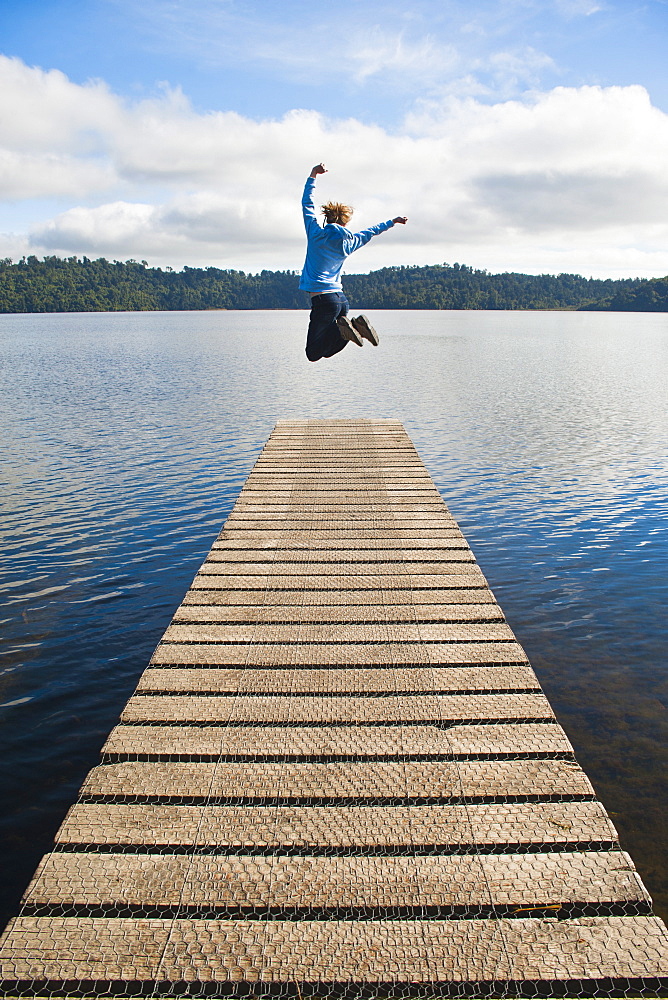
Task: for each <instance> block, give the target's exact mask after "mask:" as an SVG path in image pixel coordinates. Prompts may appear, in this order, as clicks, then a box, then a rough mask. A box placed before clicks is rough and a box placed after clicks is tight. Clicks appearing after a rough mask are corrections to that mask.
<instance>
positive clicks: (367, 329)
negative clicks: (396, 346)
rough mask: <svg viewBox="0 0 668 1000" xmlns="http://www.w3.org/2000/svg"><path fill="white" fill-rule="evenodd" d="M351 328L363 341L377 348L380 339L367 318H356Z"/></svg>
mask: <svg viewBox="0 0 668 1000" xmlns="http://www.w3.org/2000/svg"><path fill="white" fill-rule="evenodd" d="M353 326H354V327H355V329H356V330H357V332H358V333H359V334H361V336H362V337H364V339H365V340H368V341H369V343H370V344H373V346H374V347H378V344H379V341H380V338H379V336H378V334H377V333H376V331H375V330H374V328H373V327H372V326H371V323H370V322H369V319H368V317H367V316H357V317H356V318H355V319H354V320H353Z"/></svg>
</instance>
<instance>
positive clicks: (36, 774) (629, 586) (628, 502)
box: [0, 311, 668, 919]
mask: <svg viewBox="0 0 668 1000" xmlns="http://www.w3.org/2000/svg"><path fill="white" fill-rule="evenodd" d="M370 315H371V316H372V319H373V320H374V322H375V323H376V325H377V327H378V329H379V331H380V333H381V338H382V339H381V345H380V348H378V350H374V349H373V348H371V347H370V346H369V345H365V347H364V349H363V350H359V349H358V348H357V347H355V346H354V345H350V346H349V347H348V348H347V349H346V350H345V351H344V352H343V353H342V354H341V355H339V356H338V357H336V358H334V359H332V360H331V361H329V362H326V361H322V362H319V363H318V364H316V365H311V364H309V363H308V362H307V361H306V359H305V357H304V354H303V343H304V337H305V326H306V320H307V314H306V312H210V313H202V312H198V313H130V314H90V313H89V314H83V315H80V314H77V315H71V314H70V315H46V316H29V315H28V316H0V356H1V358H2V371H1V374H0V391H1V393H2V412H1V416H0V441H1V443H2V444H1V447H2V451H3V463H2V467H3V472H2V479H3V496H4V499H3V505H2V525H3V527H2V532H3V555H4V560H3V566H2V573H1V576H0V605H1V609H0V617H1V619H2V645H1V647H0V652H1V654H2V659H1V661H0V663H1V673H0V704H1V709H0V718H1V720H2V730H1V732H2V746H1V747H0V760H2V762H3V764H4V765H5V767H4V770H3V777H2V787H1V793H0V794H1V795H2V803H3V806H2V811H1V813H0V835H1V838H2V850H1V857H2V860H3V863H4V864H5V865H6V869H7V874H6V875H5V878H4V881H3V886H4V892H3V910H2V913H1V914H0V916H1V917H2V918H3V919H4V918H5V917H7V916H9V915H10V913H11V912H12V911H14V910H15V908H16V905H17V901H18V898H19V896H20V893H21V892H22V890H23V889H24V887H25V885H26V883H27V881H28V880H29V878H30V876H31V874H32V872H33V869H34V867H35V865H36V863H37V861H38V860H39V858H40V856H41V855H42V853H43V852H44V851H45V850H46V849H47V848H48V846H49V843H50V841H51V838H52V836H53V834H54V832H55V830H56V829H57V827H58V825H59V823H60V821H61V819H62V817H63V814H64V812H65V810H66V808H67V807H68V806H69V805H70V804H71V802H72V800H73V798H74V796H75V794H76V791H77V789H78V787H79V785H80V783H81V781H82V779H83V777H84V775H85V774H86V772H87V770H88V769H89V768H90V767H91V766H92V765H93V764H94V763H95V761H96V755H97V753H98V751H99V748H100V746H101V745H102V743H103V741H104V738H105V736H106V735H107V733H108V731H109V730H110V728H111V727H112V725H113V724H114V723H115V721H116V719H117V717H118V714H119V712H120V710H121V709H122V707H123V705H124V703H125V701H126V700H127V698H128V697H129V695H130V694H131V692H132V690H133V689H134V686H135V683H136V680H137V678H138V677H139V675H140V674H141V672H142V671H143V669H144V668H145V666H146V664H147V661H148V659H149V657H150V655H151V652H152V650H153V648H154V646H155V644H156V643H157V641H158V640H159V638H160V636H161V634H162V632H163V630H164V629H165V627H166V626H167V624H168V622H169V620H170V618H171V616H172V614H173V612H174V610H175V608H176V607H177V605H178V604H179V603H180V601H181V598H182V596H183V594H184V592H185V590H186V589H187V587H188V585H189V583H190V581H191V580H192V577H193V576H194V574H195V572H196V570H197V568H198V566H199V563H200V562H201V560H202V558H203V557H204V555H205V554H206V552H207V551H208V549H209V548H210V546H211V543H212V541H213V539H214V537H215V535H216V533H217V532H218V530H219V528H220V526H221V524H222V522H223V521H224V519H225V517H226V516H227V514H228V512H229V510H230V509H231V507H232V505H233V503H234V500H235V498H236V496H237V494H238V492H239V489H240V488H241V485H242V483H243V481H244V479H245V477H246V476H247V474H248V473H249V471H250V469H251V467H252V465H253V462H254V460H255V458H256V456H257V454H258V451H259V450H260V448H261V447H262V445H263V443H264V441H265V440H266V438H267V436H268V434H269V433H270V431H271V429H272V427H273V425H274V423H275V421H276V420H277V419H279V418H282V417H357V416H378V417H397V418H399V419H400V420H402V421H403V422H404V424H405V426H406V429H407V431H408V433H409V434H410V435H411V437H412V438H413V441H414V442H415V445H416V446H417V448H418V450H419V452H420V454H421V456H422V458H423V459H424V461H425V463H426V465H427V467H428V469H429V471H430V473H431V475H432V476H433V478H434V480H435V482H436V484H437V485H438V487H439V489H440V490H441V493H442V495H443V497H444V498H445V500H446V502H447V504H448V505H449V507H450V510H451V511H452V513H453V514H454V516H455V517H456V518H457V520H458V521H459V523H460V525H461V527H462V529H463V531H464V533H465V534H466V536H467V538H468V540H469V542H470V543H471V545H472V547H473V549H474V551H475V553H476V556H477V557H478V561H479V562H480V564H481V567H482V569H483V572H484V573H485V575H486V576H487V579H488V580H489V582H490V584H491V586H492V588H493V590H494V592H495V594H496V596H497V598H498V600H499V601H500V603H501V605H502V607H503V609H504V611H505V613H506V615H507V617H508V620H509V622H510V624H511V626H512V627H513V629H514V630H515V632H516V634H517V636H518V638H519V639H520V641H521V642H522V643H523V645H524V647H525V649H526V651H527V653H528V654H529V656H530V658H531V660H532V663H533V665H534V667H535V669H536V672H537V673H538V676H539V678H540V680H541V682H542V683H543V686H544V688H545V690H546V693H547V695H548V697H549V698H550V700H551V703H552V705H553V707H554V709H555V710H556V712H557V715H558V717H559V720H560V722H561V723H562V724H563V726H564V727H565V729H566V731H567V733H568V735H569V736H570V738H571V740H572V742H573V743H574V745H575V749H576V752H577V755H578V758H579V760H580V762H581V764H582V765H583V766H584V767H585V769H586V770H587V772H588V774H589V776H590V777H591V779H592V780H593V782H594V785H595V787H596V790H597V792H598V793H599V795H600V797H601V798H602V799H603V801H604V803H605V805H606V806H607V808H608V810H609V811H610V812H611V813H612V814H613V817H614V820H615V822H616V824H617V826H618V828H619V830H620V833H621V836H622V841H623V843H624V846H626V847H627V848H628V849H629V850H630V851H631V852H632V854H633V856H634V860H635V862H636V864H637V865H638V867H639V869H640V870H641V873H642V875H643V877H644V879H645V881H646V884H647V886H648V888H649V889H650V892H652V894H653V896H654V898H655V901H656V903H657V904H658V905H657V908H658V910H659V912H662V914H663V915H664V916H666V915H668V877H667V874H666V871H667V868H668V865H667V861H668V844H667V843H666V831H667V830H668V821H667V819H668V818H667V816H666V797H665V786H664V785H663V782H664V780H665V773H666V770H665V760H666V732H667V729H668V726H667V721H666V711H665V705H666V662H667V659H668V656H667V654H668V639H667V636H666V628H665V617H664V615H665V608H666V605H667V603H668V602H667V600H666V597H667V594H666V590H667V579H666V554H667V550H668V518H667V513H668V511H667V507H668V501H667V489H668V417H667V415H666V386H667V385H668V316H665V315H663V316H662V315H657V314H654V315H652V314H636V315H634V314H607V315H606V314H596V313H517V312H513V313H510V312H508V313H504V312H389V311H376V312H373V313H371V314H370Z"/></svg>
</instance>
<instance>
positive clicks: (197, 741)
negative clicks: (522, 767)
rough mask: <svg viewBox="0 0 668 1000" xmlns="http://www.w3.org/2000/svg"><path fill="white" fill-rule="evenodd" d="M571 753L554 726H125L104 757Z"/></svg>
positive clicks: (433, 756) (106, 747) (117, 729)
mask: <svg viewBox="0 0 668 1000" xmlns="http://www.w3.org/2000/svg"><path fill="white" fill-rule="evenodd" d="M572 750H573V748H572V746H571V744H570V743H569V741H568V739H567V737H566V734H565V733H564V731H563V729H562V728H561V726H558V725H557V724H556V722H555V720H554V719H553V718H549V719H545V720H543V721H542V722H540V723H526V722H521V721H516V722H513V723H486V724H485V725H476V724H470V723H469V724H464V725H461V724H459V725H457V724H455V725H452V726H449V727H448V728H441V727H439V726H429V725H413V726H402V725H387V726H373V725H368V724H364V725H359V726H332V727H330V726H315V727H313V726H307V727H300V726H292V725H291V726H289V727H287V728H286V727H285V726H262V727H261V728H258V727H253V726H215V725H208V726H187V725H177V726H170V725H169V724H163V725H159V726H157V725H146V726H142V725H131V726H126V725H119V726H116V727H115V728H114V729H112V731H111V733H110V735H109V738H108V740H107V742H106V743H105V745H104V747H103V752H104V753H105V754H109V755H114V756H128V757H134V756H137V755H141V756H142V757H145V756H154V757H157V756H160V755H162V756H169V757H175V758H176V757H182V758H183V759H187V758H188V757H189V756H191V755H192V756H197V757H204V758H206V757H211V758H219V757H220V758H231V759H239V760H246V759H255V758H257V757H263V756H269V757H277V758H281V759H284V760H288V759H289V760H292V759H295V758H303V759H310V758H321V757H324V758H327V757H349V758H351V759H355V758H357V759H366V758H369V757H399V758H401V759H402V760H408V759H411V758H418V757H429V758H430V759H432V760H437V759H439V758H441V757H450V756H453V755H471V756H474V757H475V756H479V755H482V756H484V757H494V756H496V757H500V756H502V755H509V754H510V755H513V756H517V757H518V758H519V756H522V755H523V756H527V755H529V756H532V755H533V756H536V755H538V754H559V755H562V756H565V757H566V758H568V759H570V756H571V753H572Z"/></svg>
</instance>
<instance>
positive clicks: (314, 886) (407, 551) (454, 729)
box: [0, 420, 668, 998]
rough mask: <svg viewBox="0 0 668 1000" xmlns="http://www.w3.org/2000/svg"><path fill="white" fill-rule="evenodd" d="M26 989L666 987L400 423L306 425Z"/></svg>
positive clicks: (263, 491) (182, 657)
mask: <svg viewBox="0 0 668 1000" xmlns="http://www.w3.org/2000/svg"><path fill="white" fill-rule="evenodd" d="M0 962H1V965H0V970H1V971H0V977H1V978H2V981H3V988H4V991H5V992H4V994H3V995H6V996H29V995H33V996H56V995H57V996H59V997H62V996H86V995H92V996H97V995H102V994H107V993H111V994H114V993H125V994H128V995H131V994H135V993H141V994H151V995H153V994H154V993H157V994H166V993H169V994H170V995H173V996H180V995H189V996H190V995H200V994H201V995H206V996H224V995H228V994H235V993H240V994H242V995H243V994H253V993H255V994H262V995H264V994H267V995H270V994H278V995H280V994H286V995H288V994H289V995H294V996H298V997H300V998H301V997H304V996H306V995H318V996H319V995H322V996H325V995H329V994H338V995H340V994H341V993H345V994H348V993H351V994H353V995H354V994H355V993H357V992H358V993H360V994H363V995H367V996H379V997H386V996H388V995H390V994H393V995H402V994H405V995H406V996H407V997H409V996H416V995H428V996H431V995H440V996H459V997H474V996H475V997H498V996H523V995H526V996H532V997H533V996H545V995H559V996H573V997H575V996H583V995H585V996H592V995H594V994H596V995H614V996H620V995H627V996H659V995H666V994H665V992H663V993H662V992H661V991H662V990H665V987H666V983H667V980H666V978H665V977H666V974H667V973H668V934H667V932H666V928H665V927H664V925H663V924H662V922H661V921H660V920H659V919H658V918H657V917H655V916H653V915H652V909H651V901H650V899H649V897H648V895H647V892H646V890H645V889H644V887H643V885H642V883H641V881H640V879H639V877H638V875H637V873H636V871H635V869H634V867H633V864H632V862H631V860H630V858H629V857H628V855H627V854H625V853H624V852H623V851H622V850H621V849H620V847H619V844H618V841H617V835H616V832H615V829H614V827H613V825H612V823H611V822H610V819H609V818H608V816H607V814H606V812H605V810H604V809H603V807H602V805H601V804H600V803H599V802H598V801H597V800H596V796H595V794H594V791H593V789H592V786H591V784H590V783H589V781H588V780H587V777H586V776H585V774H584V773H583V771H582V770H581V769H580V767H579V766H578V765H577V763H576V762H575V759H574V756H573V751H572V748H571V746H570V744H569V742H568V740H567V739H566V736H565V734H564V732H563V730H562V729H561V727H560V726H559V725H558V724H557V722H556V720H555V718H554V714H553V712H552V710H551V708H550V706H549V704H548V702H547V700H546V699H545V697H544V695H543V693H542V692H541V689H540V686H539V684H538V682H537V679H536V676H535V674H534V672H533V671H532V669H531V667H530V665H529V663H528V661H527V657H526V655H525V654H524V652H523V650H522V648H521V647H520V645H519V644H518V642H517V640H516V639H515V636H514V635H513V633H512V631H511V629H510V628H509V627H508V625H507V624H506V622H505V620H504V617H503V614H502V612H501V609H500V608H499V606H498V604H497V603H496V601H495V598H494V596H493V594H492V592H491V591H490V589H489V587H488V586H487V583H486V581H485V579H484V577H483V575H482V573H481V571H480V569H479V568H478V566H477V565H476V562H475V559H474V556H473V554H472V552H471V550H470V548H469V546H468V545H467V543H466V540H465V539H464V537H463V536H462V534H461V532H460V531H459V529H458V527H457V525H456V523H455V522H454V520H453V518H452V517H451V515H450V514H449V512H448V510H447V508H446V506H445V504H444V503H443V501H442V499H441V497H440V496H439V494H438V492H437V490H436V488H435V486H434V484H433V482H432V480H431V479H430V477H429V475H428V473H427V471H426V469H425V467H424V465H423V464H422V462H421V461H420V458H419V456H418V454H417V453H416V451H415V448H414V447H413V444H412V443H411V441H410V439H409V437H408V436H407V434H406V433H405V431H404V429H403V427H402V425H401V424H400V423H399V422H398V421H396V420H336V421H319V420H308V421H307V420H304V421H298V420H283V421H280V422H279V423H278V424H277V425H276V427H275V429H274V431H273V433H272V434H271V437H270V438H269V441H268V443H267V445H266V447H265V448H264V450H263V452H262V454H261V455H260V457H259V459H258V461H257V464H256V465H255V467H254V469H253V471H252V474H251V475H250V477H249V479H248V480H247V482H246V484H245V486H244V488H243V490H242V492H241V495H240V496H239V499H238V501H237V503H236V506H235V507H234V510H233V511H232V513H231V515H230V517H229V519H228V520H227V522H226V524H225V526H224V528H223V530H222V532H221V534H220V536H219V538H218V539H217V540H216V542H215V544H214V546H213V548H212V550H211V552H210V553H209V555H208V557H207V559H206V562H205V563H204V564H203V566H202V568H201V570H200V572H199V573H198V574H197V577H196V578H195V580H194V582H193V585H192V587H191V588H190V590H189V591H188V593H187V594H186V596H185V599H184V601H183V604H182V605H181V607H180V608H179V609H178V611H177V612H176V614H175V616H174V619H173V621H172V623H171V625H170V626H169V628H168V629H167V631H166V633H165V635H164V637H163V639H162V641H161V643H160V645H159V646H158V648H157V650H156V652H155V654H154V656H153V658H152V660H151V663H150V665H149V667H148V668H147V670H146V671H145V673H144V674H143V676H142V678H141V680H140V682H139V685H138V687H137V690H136V692H135V694H134V695H133V696H132V698H131V699H130V701H129V702H128V704H127V706H126V708H125V711H124V712H123V716H122V720H121V723H120V725H118V726H117V727H116V728H115V729H114V730H113V732H112V733H111V735H110V737H109V739H108V741H107V743H106V744H105V746H104V748H103V756H102V763H101V764H100V766H99V767H95V768H94V769H93V770H92V771H91V772H90V774H89V775H88V777H87V779H86V781H85V782H84V785H83V787H82V789H81V793H80V797H79V799H78V801H77V803H76V804H75V805H74V806H73V807H72V809H71V810H70V812H69V813H68V815H67V817H66V819H65V821H64V823H63V825H62V827H61V829H60V831H59V833H58V835H57V837H56V843H55V846H54V849H53V850H52V852H51V853H49V854H47V855H46V856H45V858H44V859H43V860H42V862H41V863H40V865H39V867H38V870H37V872H36V874H35V877H34V879H33V881H32V882H31V884H30V886H29V888H28V890H27V891H26V894H25V897H24V900H23V903H22V909H21V912H20V915H19V916H17V917H16V918H15V919H14V920H12V921H11V923H10V925H9V927H8V929H7V931H6V933H5V935H4V938H3V940H2V944H1V948H0Z"/></svg>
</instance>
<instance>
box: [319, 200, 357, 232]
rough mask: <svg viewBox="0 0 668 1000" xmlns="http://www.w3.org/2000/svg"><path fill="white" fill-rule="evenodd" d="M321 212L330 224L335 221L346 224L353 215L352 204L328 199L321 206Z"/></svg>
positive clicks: (340, 224)
mask: <svg viewBox="0 0 668 1000" xmlns="http://www.w3.org/2000/svg"><path fill="white" fill-rule="evenodd" d="M322 212H323V215H324V216H325V219H326V220H327V223H328V224H330V225H331V223H332V222H335V223H337V225H339V226H347V225H348V223H349V222H350V220H351V219H352V217H353V209H352V206H351V205H343V204H342V203H341V202H340V201H328V202H327V204H326V205H323V206H322Z"/></svg>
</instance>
